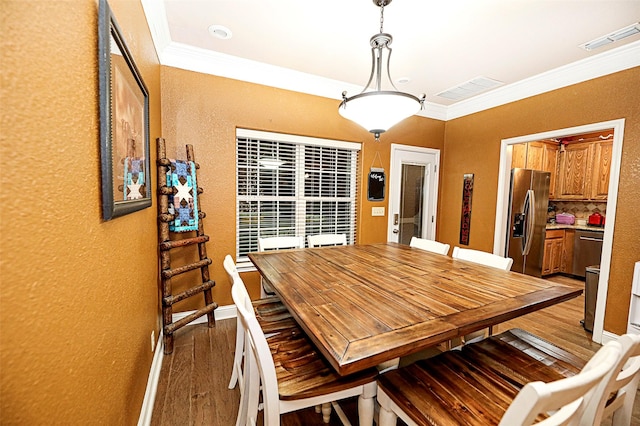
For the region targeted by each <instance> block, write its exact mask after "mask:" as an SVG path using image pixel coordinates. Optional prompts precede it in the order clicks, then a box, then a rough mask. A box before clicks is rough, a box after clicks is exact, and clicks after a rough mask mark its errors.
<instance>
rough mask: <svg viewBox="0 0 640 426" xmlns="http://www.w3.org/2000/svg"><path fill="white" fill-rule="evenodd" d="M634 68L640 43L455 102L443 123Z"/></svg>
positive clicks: (639, 57)
mask: <svg viewBox="0 0 640 426" xmlns="http://www.w3.org/2000/svg"><path fill="white" fill-rule="evenodd" d="M637 66H640V41H636V42H633V43H629V44H627V45H624V46H621V47H618V48H616V49H612V50H609V51H606V52H603V53H601V54H599V55H595V56H591V57H589V58H586V59H582V60H580V61H576V62H573V63H571V64H567V65H565V66H562V67H558V68H555V69H553V70H549V71H546V72H543V73H541V74H538V75H535V76H533V77H529V78H526V79H524V80H521V81H518V82H515V83H512V84H508V85H506V86H502V87H499V88H497V89H493V90H491V91H490V92H486V93H483V94H481V95H478V96H474V97H473V98H470V99H465V100H463V101H459V102H456V103H455V104H453V105H450V106H449V107H448V108H447V118H446V120H453V119H454V118H459V117H463V116H465V115H469V114H473V113H476V112H480V111H484V110H486V109H489V108H494V107H497V106H500V105H504V104H508V103H511V102H515V101H518V100H521V99H525V98H528V97H531V96H535V95H539V94H541V93H545V92H550V91H552V90H556V89H560V88H562V87H566V86H571V85H573V84H577V83H581V82H583V81H587V80H591V79H594V78H598V77H602V76H605V75H608V74H613V73H615V72H618V71H623V70H626V69H629V68H634V67H637Z"/></svg>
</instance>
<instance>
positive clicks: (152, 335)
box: [151, 330, 156, 352]
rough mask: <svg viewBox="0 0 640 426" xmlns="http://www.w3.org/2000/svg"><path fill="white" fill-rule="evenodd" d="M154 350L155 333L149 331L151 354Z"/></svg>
mask: <svg viewBox="0 0 640 426" xmlns="http://www.w3.org/2000/svg"><path fill="white" fill-rule="evenodd" d="M155 349H156V331H155V330H151V352H153V351H154V350H155Z"/></svg>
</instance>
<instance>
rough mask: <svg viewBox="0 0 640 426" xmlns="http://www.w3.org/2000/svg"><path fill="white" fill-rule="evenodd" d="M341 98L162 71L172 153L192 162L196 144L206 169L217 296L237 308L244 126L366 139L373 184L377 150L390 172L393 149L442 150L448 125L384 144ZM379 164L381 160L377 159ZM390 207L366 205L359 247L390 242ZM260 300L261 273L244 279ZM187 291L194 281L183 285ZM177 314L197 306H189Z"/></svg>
mask: <svg viewBox="0 0 640 426" xmlns="http://www.w3.org/2000/svg"><path fill="white" fill-rule="evenodd" d="M338 104H339V101H337V100H331V99H327V98H321V97H316V96H310V95H305V94H300V93H296V92H291V91H286V90H280V89H276V88H272V87H266V86H262V85H257V84H251V83H246V82H241V81H238V80H231V79H226V78H221V77H215V76H210V75H204V74H200V73H196V72H190V71H184V70H180V69H176V68H170V67H162V123H163V128H162V135H163V137H164V138H165V139H166V141H167V146H171V148H169V149H168V155H173V156H176V157H178V158H184V157H185V150H184V145H185V144H187V143H190V144H192V145H193V146H194V150H195V155H196V159H197V160H198V162H199V163H200V165H201V169H200V171H199V178H200V182H199V185H200V186H201V187H203V188H204V190H205V192H204V194H203V195H202V196H201V206H202V209H203V211H205V212H206V213H207V218H206V219H205V221H204V225H205V230H206V232H207V233H208V234H209V235H211V242H210V243H209V244H208V246H207V252H208V254H209V256H210V257H211V258H212V260H213V267H212V268H211V273H212V276H213V278H214V280H215V281H216V287H215V289H214V294H215V299H216V301H217V302H218V304H220V305H226V304H231V303H232V300H231V291H230V284H229V282H228V279H227V277H226V275H225V273H224V270H223V269H222V260H223V259H224V256H225V255H226V254H231V255H232V256H234V257H235V244H236V242H235V161H236V160H235V131H236V127H242V128H249V129H257V130H264V131H271V132H279V133H290V134H296V135H304V136H313V137H320V138H327V139H340V140H347V141H353V142H364V148H363V157H362V166H363V168H362V169H363V172H362V176H361V180H360V185H361V193H363V194H366V192H365V191H366V186H365V183H366V180H365V179H364V177H365V176H366V175H367V174H368V171H369V167H371V165H372V163H373V161H374V158H375V154H376V152H379V155H380V158H381V160H382V164H383V167H384V168H385V169H386V170H387V172H388V171H389V164H390V163H389V162H390V144H391V143H401V144H406V145H414V146H422V147H429V148H436V149H442V147H443V141H444V122H442V121H438V120H432V119H427V118H424V117H412V118H410V119H408V120H406V121H405V122H403V123H401V124H399V125H397V126H396V127H394V128H392V129H390V130H389V131H388V132H387V133H384V134H382V136H381V141H380V142H375V141H374V140H373V136H372V135H371V134H370V133H368V132H367V131H365V130H364V129H362V128H360V127H359V126H357V125H355V124H354V123H352V122H350V121H348V120H345V119H344V118H342V117H341V116H340V115H339V114H338V113H337V108H338ZM376 166H378V167H379V166H380V163H379V162H378V161H377V160H376ZM387 199H388V197H385V201H384V202H369V201H367V200H366V199H365V200H361V201H360V208H359V209H358V219H359V228H358V242H359V243H363V244H364V243H372V242H382V241H386V240H387V222H386V221H387V219H386V217H372V216H371V207H372V206H384V207H385V209H387V207H388V206H387ZM244 278H245V281H246V283H247V286H248V287H250V292H251V294H252V296H256V297H257V296H258V294H259V292H258V289H259V288H258V275H257V274H256V273H252V274H246V275H245V276H244ZM183 285H184V286H185V287H186V285H187V284H183ZM177 286H178V287H176V288H181V287H180V284H177ZM177 309H194V306H193V304H192V301H185V302H184V304H183V305H182V306H179V307H177Z"/></svg>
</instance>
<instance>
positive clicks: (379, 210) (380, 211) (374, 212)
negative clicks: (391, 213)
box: [371, 207, 384, 216]
mask: <svg viewBox="0 0 640 426" xmlns="http://www.w3.org/2000/svg"><path fill="white" fill-rule="evenodd" d="M371 216H384V207H371Z"/></svg>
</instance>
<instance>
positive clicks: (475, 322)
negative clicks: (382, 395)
mask: <svg viewBox="0 0 640 426" xmlns="http://www.w3.org/2000/svg"><path fill="white" fill-rule="evenodd" d="M249 258H250V259H251V261H252V262H253V263H254V265H255V266H256V268H257V269H258V270H259V271H260V273H261V274H262V277H263V278H264V279H265V280H266V281H267V282H268V283H269V284H270V285H271V287H272V288H273V290H274V291H275V292H276V294H277V295H278V296H279V297H280V299H281V300H282V302H283V303H284V304H285V305H286V306H287V308H288V309H289V312H290V313H291V315H292V316H293V317H294V318H295V320H296V321H297V322H298V324H299V325H300V326H301V327H302V329H303V330H304V331H305V332H306V333H307V335H308V336H309V338H310V339H311V340H312V341H313V343H314V344H315V345H316V347H317V348H318V350H319V351H320V352H321V353H322V354H323V355H324V357H325V358H326V359H327V360H328V362H329V363H330V364H331V365H332V366H333V367H334V368H335V370H336V371H337V372H338V373H339V374H340V375H347V374H350V373H353V372H356V371H360V370H363V369H366V368H369V367H373V366H377V365H380V364H383V363H385V362H388V361H390V360H393V359H395V358H397V357H402V356H407V355H410V354H413V353H416V352H419V351H421V350H423V349H426V348H429V347H433V346H436V345H438V344H440V343H442V342H446V341H448V340H451V339H454V338H456V337H460V336H464V335H465V334H468V333H470V332H473V331H477V330H481V329H483V328H487V327H489V326H493V325H496V324H499V323H502V322H504V321H508V320H510V319H513V318H515V317H519V316H521V315H525V314H528V313H530V312H533V311H537V310H539V309H543V308H545V307H548V306H551V305H554V304H556V303H560V302H563V301H566V300H569V299H572V298H574V297H577V296H579V295H580V294H581V293H582V290H581V289H576V288H572V287H567V286H563V285H561V284H556V283H553V282H550V281H546V280H543V279H540V278H535V277H531V276H528V275H523V274H520V273H516V272H509V271H503V270H500V269H496V268H491V267H488V266H483V265H479V264H475V263H472V262H469V261H464V260H458V259H453V258H451V257H449V256H445V255H440V254H434V253H430V252H427V251H424V250H421V249H417V248H412V247H409V246H406V245H402V244H395V243H381V244H367V245H347V246H336V247H321V248H307V249H297V250H283V251H271V252H260V253H249Z"/></svg>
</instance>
